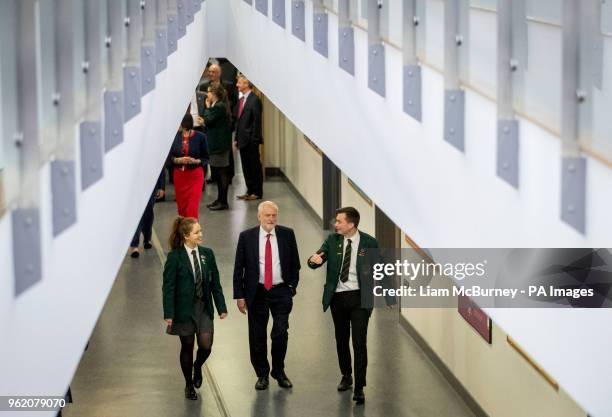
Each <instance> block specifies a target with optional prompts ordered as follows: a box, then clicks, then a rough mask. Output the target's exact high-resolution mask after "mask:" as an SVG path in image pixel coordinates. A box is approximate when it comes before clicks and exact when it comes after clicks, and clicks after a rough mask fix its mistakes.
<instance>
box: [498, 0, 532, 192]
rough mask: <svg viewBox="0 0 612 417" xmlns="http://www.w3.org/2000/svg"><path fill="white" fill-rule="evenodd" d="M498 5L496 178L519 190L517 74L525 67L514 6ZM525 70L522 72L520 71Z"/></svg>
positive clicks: (505, 0) (504, 1) (506, 1)
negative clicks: (516, 33)
mask: <svg viewBox="0 0 612 417" xmlns="http://www.w3.org/2000/svg"><path fill="white" fill-rule="evenodd" d="M519 2H524V0H498V2H497V175H498V176H499V177H500V178H502V179H503V180H504V181H506V182H507V183H508V184H510V185H512V186H513V187H515V188H518V186H519V123H518V120H516V118H515V114H514V84H515V82H516V81H515V73H516V72H517V71H518V70H519V65H520V66H521V67H524V65H525V63H524V62H523V61H522V60H519V59H518V58H517V54H516V53H517V49H518V48H516V45H515V42H514V34H513V29H514V28H515V27H517V25H516V24H515V23H514V22H513V20H514V19H517V18H518V19H521V18H523V19H524V16H523V17H521V16H517V15H516V14H514V13H513V7H514V6H513V3H519ZM521 70H522V69H521Z"/></svg>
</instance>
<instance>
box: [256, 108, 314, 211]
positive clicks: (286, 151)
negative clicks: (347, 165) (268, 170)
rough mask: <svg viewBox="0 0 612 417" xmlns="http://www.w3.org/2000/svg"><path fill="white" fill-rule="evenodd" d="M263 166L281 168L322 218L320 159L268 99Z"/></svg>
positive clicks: (265, 117) (265, 111) (264, 121)
mask: <svg viewBox="0 0 612 417" xmlns="http://www.w3.org/2000/svg"><path fill="white" fill-rule="evenodd" d="M263 105H264V109H263V124H264V132H263V133H264V144H265V146H264V162H265V165H266V166H267V167H275V168H280V169H281V171H282V172H283V174H285V176H286V177H287V179H288V180H289V181H290V182H291V184H293V186H294V187H295V189H296V190H297V191H298V192H299V193H300V194H301V195H302V196H303V197H304V198H305V199H306V201H307V202H308V204H310V207H311V208H312V209H313V210H314V211H315V212H316V214H317V215H318V216H319V218H321V217H322V216H323V158H322V156H321V154H320V153H319V151H318V150H317V149H315V148H314V147H312V146H311V145H310V144H309V143H308V142H307V141H306V139H305V138H304V134H303V133H302V132H301V131H300V130H299V129H298V128H297V127H296V126H295V125H294V124H293V123H291V120H289V119H288V118H287V117H286V116H285V115H284V114H283V113H282V112H281V111H280V110H279V109H278V108H277V107H276V106H275V105H274V103H272V102H271V101H270V100H269V99H267V98H264V100H263Z"/></svg>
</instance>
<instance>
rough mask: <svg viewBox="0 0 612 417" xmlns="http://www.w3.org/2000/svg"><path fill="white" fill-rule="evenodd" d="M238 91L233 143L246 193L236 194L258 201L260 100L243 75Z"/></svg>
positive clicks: (260, 189)
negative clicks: (237, 150) (240, 166)
mask: <svg viewBox="0 0 612 417" xmlns="http://www.w3.org/2000/svg"><path fill="white" fill-rule="evenodd" d="M236 85H237V87H238V90H239V91H240V92H241V93H242V97H240V100H239V101H238V104H237V106H236V108H235V110H234V118H233V119H234V121H235V130H236V138H235V139H234V140H235V142H234V143H235V145H236V147H237V148H238V149H239V150H240V160H241V161H242V172H243V174H244V181H245V183H246V186H247V190H246V193H245V194H243V195H241V196H238V198H239V199H241V200H258V199H260V198H262V196H263V170H262V167H261V159H260V156H259V145H261V144H262V143H263V137H262V134H261V114H262V105H261V100H260V99H259V97H257V95H255V93H253V92H252V91H251V89H252V87H253V85H252V84H251V82H250V81H249V80H247V79H246V77H245V76H244V75H242V74H241V75H239V76H238V82H237V84H236Z"/></svg>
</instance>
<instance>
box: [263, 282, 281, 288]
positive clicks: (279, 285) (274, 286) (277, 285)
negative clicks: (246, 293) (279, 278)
mask: <svg viewBox="0 0 612 417" xmlns="http://www.w3.org/2000/svg"><path fill="white" fill-rule="evenodd" d="M259 286H260V287H261V288H264V289H265V288H266V287H264V285H263V284H262V283H261V282H260V283H259ZM286 286H287V283H286V282H281V283H280V284H276V285H272V288H278V287H286ZM272 288H270V289H272Z"/></svg>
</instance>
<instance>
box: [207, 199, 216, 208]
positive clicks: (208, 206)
mask: <svg viewBox="0 0 612 417" xmlns="http://www.w3.org/2000/svg"><path fill="white" fill-rule="evenodd" d="M217 204H219V201H218V200H215V201H213V202H212V203H208V204H207V205H206V208H211V207H212V206H216V205H217Z"/></svg>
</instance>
